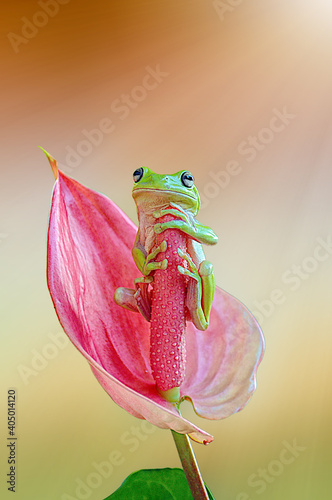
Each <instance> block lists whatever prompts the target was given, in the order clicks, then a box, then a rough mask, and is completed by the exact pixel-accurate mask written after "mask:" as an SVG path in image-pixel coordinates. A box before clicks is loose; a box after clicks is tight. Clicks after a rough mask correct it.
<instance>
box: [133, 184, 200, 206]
mask: <svg viewBox="0 0 332 500" xmlns="http://www.w3.org/2000/svg"><path fill="white" fill-rule="evenodd" d="M132 194H133V198H134V199H135V200H137V202H138V204H141V206H144V209H145V210H146V211H150V210H152V211H153V210H156V209H158V208H166V207H168V206H169V205H173V206H175V207H176V206H177V205H178V206H180V205H181V207H182V208H184V209H187V210H189V211H191V212H196V210H197V206H198V201H197V197H196V196H195V195H194V193H193V194H191V193H184V192H183V191H179V190H175V189H172V190H167V189H156V188H144V187H142V188H139V189H135V190H134V191H133V193H132Z"/></svg>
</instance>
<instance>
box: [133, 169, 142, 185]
mask: <svg viewBox="0 0 332 500" xmlns="http://www.w3.org/2000/svg"><path fill="white" fill-rule="evenodd" d="M143 173H144V170H143V168H142V167H140V168H137V169H136V170H135V172H134V173H133V179H134V182H138V181H140V180H141V179H142V177H143Z"/></svg>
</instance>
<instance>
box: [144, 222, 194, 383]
mask: <svg viewBox="0 0 332 500" xmlns="http://www.w3.org/2000/svg"><path fill="white" fill-rule="evenodd" d="M172 219H174V217H173V216H171V215H165V216H164V217H162V218H160V219H159V222H161V223H163V222H168V221H170V220H172ZM163 241H166V242H167V249H166V252H161V253H159V254H158V256H157V258H156V261H161V260H164V259H167V262H168V264H167V268H166V269H164V270H162V269H157V270H156V271H154V279H153V291H152V304H151V338H150V342H151V344H150V346H151V348H150V360H151V369H152V374H153V377H154V379H155V381H156V385H157V387H158V389H159V390H161V391H167V390H169V389H172V388H173V387H179V386H180V385H181V384H182V382H183V380H184V376H185V365H186V341H185V330H186V306H185V298H186V277H185V276H184V275H183V274H181V273H180V272H179V270H178V266H179V265H180V266H183V267H184V266H185V261H184V260H183V259H182V258H181V257H180V256H179V254H178V251H177V250H178V248H180V249H181V250H182V251H183V252H186V236H185V235H184V233H182V232H181V231H179V230H178V229H166V230H165V231H164V232H162V233H160V234H158V235H157V238H156V245H160V244H161V243H162V242H163Z"/></svg>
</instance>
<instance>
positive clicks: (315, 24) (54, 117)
mask: <svg viewBox="0 0 332 500" xmlns="http://www.w3.org/2000/svg"><path fill="white" fill-rule="evenodd" d="M0 19H1V21H0V22H1V66H2V71H1V75H2V76H1V88H2V92H1V101H2V107H1V109H2V111H1V118H2V120H1V122H2V130H1V142H2V146H1V153H0V154H1V191H2V192H1V214H2V217H1V222H0V254H1V293H2V296H1V300H0V308H1V339H2V340H1V341H2V349H1V355H2V359H1V391H0V395H1V398H0V408H1V415H2V416H1V434H2V438H4V439H5V438H6V436H7V433H6V432H7V431H6V421H7V414H6V398H7V389H8V388H11V387H14V388H16V390H17V394H18V400H17V431H18V444H17V453H18V465H17V471H18V472H17V493H16V495H15V498H16V499H17V500H23V499H24V500H27V499H32V500H46V499H47V500H70V499H71V500H72V499H73V498H74V499H75V498H76V499H80V498H89V499H91V500H102V499H104V498H105V497H106V496H107V495H109V494H110V493H111V492H112V491H114V490H115V489H116V488H117V487H118V486H119V485H120V484H121V482H122V481H123V480H124V479H125V477H126V476H127V475H128V474H129V473H130V472H132V471H134V470H137V469H140V468H155V467H178V466H179V465H180V464H179V461H178V457H177V454H176V451H175V447H174V445H173V442H172V439H171V435H170V433H169V432H167V431H162V430H159V429H151V427H149V426H146V427H144V425H143V426H142V424H141V421H139V420H136V419H134V417H132V416H130V415H129V414H127V413H125V412H124V411H123V410H122V409H121V408H119V407H117V406H116V405H115V404H114V403H113V402H112V401H111V400H110V399H109V398H108V396H107V395H106V393H104V391H103V390H102V389H101V387H100V386H99V385H98V383H97V382H96V380H95V379H94V377H93V375H92V374H91V372H90V369H89V367H88V365H87V363H86V362H85V360H84V359H83V358H82V357H81V356H80V354H79V353H78V352H77V351H76V350H75V349H74V347H72V346H71V345H69V344H67V343H66V342H65V337H64V336H63V335H62V334H61V329H60V326H59V324H58V321H57V318H56V316H55V313H54V311H53V308H52V304H51V300H50V298H49V295H48V291H47V287H46V279H45V259H46V231H47V218H48V211H49V203H50V198H51V192H52V186H53V177H52V172H51V170H50V168H49V166H48V162H47V160H46V158H45V156H44V154H43V153H42V152H41V151H40V150H39V149H38V145H41V146H43V147H44V148H45V149H47V150H48V151H49V152H50V153H51V154H52V155H54V156H55V157H56V158H57V160H58V162H59V165H60V168H62V169H63V170H64V171H65V172H66V173H68V174H69V175H71V176H73V177H74V178H75V179H77V180H78V181H79V182H81V183H83V184H85V185H87V186H89V187H90V188H93V189H96V190H98V191H102V192H103V193H105V194H107V195H108V196H109V197H111V198H112V199H113V200H114V201H115V202H116V203H117V204H118V205H119V206H120V207H121V208H122V209H123V210H124V211H125V212H126V213H127V214H128V215H129V216H130V217H131V218H132V219H133V220H135V217H136V213H135V206H134V203H133V201H132V199H131V188H132V172H133V171H134V170H135V169H136V168H137V167H138V166H140V165H147V166H149V167H150V168H152V169H153V170H155V171H157V172H160V173H162V172H170V173H173V172H175V171H177V170H180V169H184V168H185V169H188V170H190V171H191V172H192V173H193V174H194V175H195V178H196V184H197V186H198V188H199V190H200V192H201V194H202V202H203V203H202V210H201V212H200V215H199V217H198V218H199V220H200V221H201V222H204V223H206V224H208V225H209V226H211V227H212V228H213V229H214V230H215V232H216V233H217V234H218V235H219V236H220V243H219V245H218V246H217V247H214V248H211V249H207V252H206V253H207V255H208V258H209V259H210V260H211V261H212V262H213V263H214V266H215V270H216V279H217V283H218V284H219V285H220V286H221V287H222V288H224V289H226V290H227V291H229V292H230V293H232V294H233V295H235V296H236V297H238V298H239V299H240V300H242V301H243V302H244V303H245V304H246V305H247V306H248V307H249V308H250V309H252V310H253V311H255V314H256V316H257V318H258V319H260V321H261V324H262V328H263V331H264V334H265V337H266V344H267V350H266V355H265V358H264V360H263V363H262V365H261V367H260V369H259V371H258V390H257V392H256V393H255V395H254V397H253V399H252V400H251V402H250V403H249V405H248V406H247V407H246V408H245V410H244V411H242V412H240V413H239V414H237V415H235V416H233V417H230V418H229V419H228V420H225V421H218V422H211V421H205V420H202V419H199V418H198V417H193V418H194V419H195V421H196V423H198V424H199V425H201V426H202V427H203V428H205V429H206V430H207V431H209V432H210V433H212V434H213V435H214V436H215V441H214V443H212V444H211V445H210V446H208V447H203V446H199V445H195V452H196V454H197V457H198V460H199V463H200V466H201V470H202V474H203V476H204V478H205V481H206V482H207V484H208V485H209V487H210V488H211V490H212V492H213V493H214V495H215V498H216V500H218V499H220V500H249V499H250V500H253V499H256V498H261V499H264V500H265V499H266V500H280V499H283V500H300V499H301V500H312V499H313V498H315V499H317V500H327V499H328V498H330V496H329V495H330V491H331V486H332V484H331V473H330V469H331V461H332V456H331V437H332V433H331V409H332V404H331V391H330V387H331V375H332V369H331V346H332V339H331V288H330V282H331V274H332V273H331V270H332V266H331V263H332V229H331V222H330V221H331V207H332V203H331V187H332V186H331V184H332V170H331V156H332V136H331V134H332V118H331V116H332V99H331V88H332V64H331V63H332V6H331V4H330V3H329V2H328V1H326V0H325V1H323V0H317V1H316V2H312V1H309V0H301V1H299V0H287V1H286V0H278V1H277V0H265V1H263V0H257V1H255V2H249V1H243V2H242V1H231V0H225V1H224V2H221V1H219V2H218V1H214V2H213V1H204V0H194V1H188V0H184V1H181V2H178V1H175V0H171V1H168V2H162V1H160V0H155V1H152V0H145V1H143V0H139V1H135V2H134V1H126V2H123V1H120V0H114V1H109V2H105V1H102V0H95V1H94V2H88V1H85V0H80V1H79V0H62V1H60V0H41V1H39V2H37V1H31V0H24V1H22V0H21V1H16V2H11V3H8V2H7V3H6V4H5V5H4V6H2V12H1V16H0ZM147 75H150V76H147ZM98 130H99V132H98ZM188 412H189V413H188V414H190V410H189V409H188ZM4 439H2V441H1V448H0V458H1V467H0V468H1V486H0V488H1V493H0V496H1V498H12V497H11V495H12V493H11V492H8V491H7V489H6V488H7V487H6V485H5V481H6V476H5V475H6V473H7V469H8V465H7V450H6V445H5V441H4ZM287 450H288V451H287ZM112 452H119V453H118V455H117V454H115V455H114V456H121V460H120V459H119V460H118V461H115V462H116V463H115V464H113V468H112V470H111V469H109V470H108V474H107V475H108V477H107V478H106V477H105V478H102V480H101V481H98V477H99V478H100V477H101V476H100V474H99V476H98V474H97V475H96V474H95V473H96V472H97V468H98V466H100V464H101V462H105V461H109V460H110V458H109V457H110V454H112ZM105 474H106V473H105ZM93 481H95V482H93ZM88 483H89V484H90V486H89V484H88ZM77 488H78V489H77Z"/></svg>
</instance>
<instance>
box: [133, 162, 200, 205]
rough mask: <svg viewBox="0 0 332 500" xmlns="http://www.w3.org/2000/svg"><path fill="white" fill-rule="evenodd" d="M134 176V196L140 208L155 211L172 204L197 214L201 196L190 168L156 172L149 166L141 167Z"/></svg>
mask: <svg viewBox="0 0 332 500" xmlns="http://www.w3.org/2000/svg"><path fill="white" fill-rule="evenodd" d="M133 177H134V187H133V198H134V200H135V203H136V205H137V207H138V208H142V209H143V210H145V211H153V210H156V209H158V208H163V207H167V206H169V205H170V204H171V205H175V206H176V205H178V206H180V207H181V208H182V209H183V210H186V211H189V212H191V213H192V214H193V215H196V214H197V212H198V210H199V207H200V198H199V194H198V190H197V187H196V186H195V184H194V182H195V179H194V176H193V175H192V174H191V173H190V172H188V170H180V172H177V173H176V174H155V173H154V172H152V170H150V169H149V168H147V167H140V168H138V169H137V170H135V172H134V174H133Z"/></svg>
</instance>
